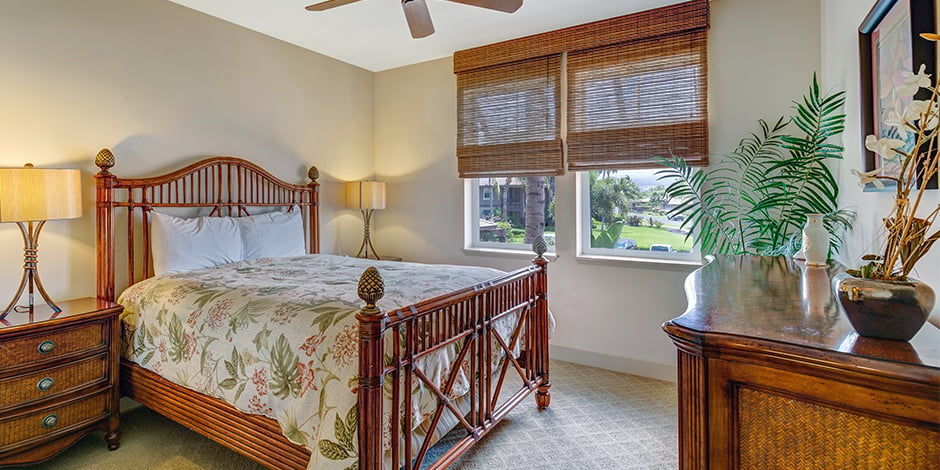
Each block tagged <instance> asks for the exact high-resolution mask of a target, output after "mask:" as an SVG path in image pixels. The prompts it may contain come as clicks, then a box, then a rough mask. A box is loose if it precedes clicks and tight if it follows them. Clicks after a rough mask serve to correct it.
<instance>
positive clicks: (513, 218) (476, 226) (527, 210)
mask: <svg viewBox="0 0 940 470" xmlns="http://www.w3.org/2000/svg"><path fill="white" fill-rule="evenodd" d="M467 181H468V183H467V184H468V185H470V186H471V188H472V189H471V191H470V194H472V195H473V196H475V197H473V199H472V200H471V201H470V219H471V225H472V226H471V232H472V236H471V243H470V247H477V248H502V249H519V250H525V251H528V250H530V245H531V240H532V239H533V238H534V237H535V236H537V235H543V236H544V237H545V239H546V241H547V242H549V245H550V247H549V249H550V250H552V251H554V250H553V246H554V240H555V178H554V177H550V176H530V177H498V178H473V179H468V180H467ZM487 195H489V196H490V197H489V198H487V197H486V196H487Z"/></svg>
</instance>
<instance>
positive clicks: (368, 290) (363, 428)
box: [356, 266, 386, 470]
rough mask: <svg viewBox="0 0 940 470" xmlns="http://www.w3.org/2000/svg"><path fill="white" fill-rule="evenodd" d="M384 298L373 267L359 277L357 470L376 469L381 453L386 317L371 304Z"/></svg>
mask: <svg viewBox="0 0 940 470" xmlns="http://www.w3.org/2000/svg"><path fill="white" fill-rule="evenodd" d="M383 295H385V282H384V281H383V280H382V275H381V274H380V273H379V270H378V269H376V268H375V267H374V266H371V267H369V268H368V269H366V271H365V272H364V273H362V277H361V278H359V298H360V299H362V300H363V301H364V302H365V303H366V306H365V307H363V308H362V310H360V311H359V313H358V314H356V318H357V319H358V320H359V391H358V392H357V394H358V397H359V470H380V469H381V468H382V466H383V465H382V462H383V459H382V457H383V455H382V454H383V452H382V390H383V388H384V385H385V374H384V372H385V361H384V356H383V354H384V345H383V344H382V332H383V331H384V330H385V323H386V317H385V315H384V314H383V313H382V311H381V310H380V309H379V308H378V307H376V306H375V303H376V302H378V301H379V299H381V298H382V296H383Z"/></svg>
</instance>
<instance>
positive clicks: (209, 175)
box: [95, 149, 320, 301]
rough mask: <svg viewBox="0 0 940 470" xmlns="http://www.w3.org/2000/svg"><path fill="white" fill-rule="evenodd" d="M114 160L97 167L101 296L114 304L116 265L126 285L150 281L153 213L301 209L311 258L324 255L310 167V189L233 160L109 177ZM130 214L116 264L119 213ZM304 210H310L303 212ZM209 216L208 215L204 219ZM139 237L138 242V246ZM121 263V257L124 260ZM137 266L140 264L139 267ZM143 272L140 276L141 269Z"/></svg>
mask: <svg viewBox="0 0 940 470" xmlns="http://www.w3.org/2000/svg"><path fill="white" fill-rule="evenodd" d="M114 163H115V161H114V154H112V153H111V151H110V150H108V149H103V150H101V151H100V152H98V155H97V157H95V165H97V166H98V167H99V168H100V169H101V170H100V171H99V172H98V174H96V175H95V187H96V190H95V200H96V205H95V216H96V221H95V224H96V248H97V276H98V277H97V291H96V292H97V296H98V298H99V299H102V300H109V301H114V300H115V276H116V274H118V270H117V269H116V268H117V266H118V265H120V266H123V267H124V269H126V271H123V272H122V274H125V275H126V276H127V285H128V286H129V285H131V284H134V283H135V282H137V281H138V280H143V279H146V278H148V277H150V276H151V275H152V267H151V257H150V248H151V247H150V217H149V212H150V210H152V209H153V208H155V207H176V208H194V209H203V210H205V211H207V212H208V214H207V215H211V216H232V217H237V216H245V215H249V210H250V209H251V208H278V207H280V208H288V209H291V208H293V207H294V206H297V207H299V208H300V211H301V213H302V214H304V217H303V218H304V229H305V231H306V235H307V240H308V242H309V249H308V251H309V252H310V253H318V252H319V251H320V235H319V231H320V221H319V189H320V183H318V182H317V178H319V176H320V173H319V171H318V170H317V168H316V167H310V170H309V171H308V172H307V176H308V177H309V178H310V182H309V183H307V184H306V185H300V184H291V183H287V182H285V181H283V180H281V179H279V178H277V177H276V176H274V175H272V174H271V173H269V172H267V171H266V170H264V169H263V168H261V167H260V166H258V165H256V164H254V163H251V162H249V161H247V160H243V159H241V158H235V157H210V158H206V159H204V160H201V161H199V162H196V163H193V164H192V165H189V166H187V167H185V168H181V169H179V170H176V171H173V172H170V173H167V174H164V175H158V176H153V177H149V178H118V177H117V176H115V175H113V174H112V173H111V171H110V169H111V167H113V166H114ZM121 208H124V209H126V219H127V223H126V227H127V230H126V232H125V234H123V235H122V237H123V238H124V239H123V240H122V244H123V243H125V242H126V244H127V255H126V256H127V259H126V262H125V261H122V262H121V263H120V264H118V258H117V257H116V251H117V250H116V247H115V241H116V239H115V230H114V228H115V227H114V226H115V220H116V218H115V215H116V214H115V212H116V210H117V209H121ZM304 209H306V210H304ZM203 215H206V214H203ZM135 234H137V235H138V236H140V237H141V238H140V240H142V242H140V241H135ZM122 257H123V255H122ZM135 264H137V265H136V266H135ZM138 267H140V269H139V270H138V269H137V268H138Z"/></svg>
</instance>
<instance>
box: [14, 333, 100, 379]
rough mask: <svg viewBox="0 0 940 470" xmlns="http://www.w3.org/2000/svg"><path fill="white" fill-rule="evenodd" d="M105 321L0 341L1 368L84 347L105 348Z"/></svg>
mask: <svg viewBox="0 0 940 470" xmlns="http://www.w3.org/2000/svg"><path fill="white" fill-rule="evenodd" d="M106 325H107V323H105V322H93V323H83V324H79V325H76V326H69V327H65V328H60V329H57V330H54V331H50V332H47V333H44V334H38V335H30V336H24V337H22V338H15V339H9V340H5V341H3V342H0V371H3V370H4V369H7V368H13V367H16V366H19V365H23V364H29V363H31V362H37V361H45V360H47V359H50V358H55V357H58V356H63V355H66V354H70V353H75V352H80V351H84V350H89V351H90V350H92V349H94V348H97V347H104V346H105V345H106V344H107V342H106V339H105V327H106Z"/></svg>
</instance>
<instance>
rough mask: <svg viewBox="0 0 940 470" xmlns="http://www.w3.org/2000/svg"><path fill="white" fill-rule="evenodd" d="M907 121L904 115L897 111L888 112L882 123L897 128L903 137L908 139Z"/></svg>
mask: <svg viewBox="0 0 940 470" xmlns="http://www.w3.org/2000/svg"><path fill="white" fill-rule="evenodd" d="M905 122H906V120H905V119H904V116H903V115H902V114H901V113H899V112H897V111H888V112H886V113H885V115H884V118H883V119H882V120H881V123H882V124H884V125H886V126H891V127H894V128H897V130H898V135H899V136H900V137H901V138H902V139H907V132H908V127H907V125H906V124H905Z"/></svg>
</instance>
